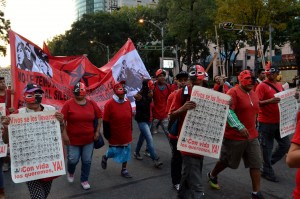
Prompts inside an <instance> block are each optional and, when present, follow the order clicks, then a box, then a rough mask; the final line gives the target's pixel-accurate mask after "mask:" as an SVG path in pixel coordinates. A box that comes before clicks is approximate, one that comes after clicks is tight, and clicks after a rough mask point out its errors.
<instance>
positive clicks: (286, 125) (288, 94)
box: [274, 88, 298, 138]
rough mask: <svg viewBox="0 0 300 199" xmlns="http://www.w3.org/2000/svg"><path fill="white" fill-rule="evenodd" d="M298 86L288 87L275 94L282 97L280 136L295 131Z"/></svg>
mask: <svg viewBox="0 0 300 199" xmlns="http://www.w3.org/2000/svg"><path fill="white" fill-rule="evenodd" d="M295 94H296V88H292V89H288V90H286V91H282V92H280V93H276V94H275V95H274V96H275V97H279V98H280V102H279V103H278V107H279V114H280V123H279V129H280V137H281V138H283V137H285V136H287V135H290V134H292V133H294V132H295V129H296V125H297V113H298V102H297V100H296V99H295Z"/></svg>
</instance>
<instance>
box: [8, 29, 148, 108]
mask: <svg viewBox="0 0 300 199" xmlns="http://www.w3.org/2000/svg"><path fill="white" fill-rule="evenodd" d="M9 38H10V48H11V72H12V84H13V88H14V90H15V96H14V108H15V109H17V108H19V107H22V106H23V104H24V101H23V88H24V87H25V85H26V84H27V83H29V82H31V83H35V84H37V85H40V86H41V87H42V89H43V90H44V91H45V93H44V97H43V101H42V102H43V103H44V104H51V105H53V106H55V107H56V108H57V109H60V108H61V107H62V105H63V103H64V102H65V101H66V100H68V99H70V98H72V97H73V93H72V89H73V87H74V85H75V84H76V83H77V82H83V83H84V84H85V85H86V87H87V91H88V92H87V94H88V96H87V98H90V99H93V100H95V101H96V102H97V104H98V105H99V106H100V108H101V109H103V107H104V104H105V102H106V101H107V100H109V99H110V98H111V97H112V95H113V90H112V86H113V85H114V84H115V83H116V82H118V81H121V80H124V79H125V80H126V82H127V83H126V87H127V90H128V94H127V97H128V98H129V99H130V100H131V101H132V102H134V100H133V95H135V94H136V92H137V91H138V90H139V89H140V88H141V85H142V79H143V78H150V76H149V74H148V72H147V70H146V68H145V66H144V64H143V62H142V60H141V58H140V56H139V54H138V53H137V50H136V49H135V47H134V44H133V42H132V41H131V40H130V39H128V41H127V42H126V43H125V45H124V46H123V47H122V48H121V49H120V50H119V51H118V53H117V54H116V55H115V56H114V57H113V58H112V59H111V60H110V61H109V62H108V63H107V64H106V65H105V66H103V67H101V68H97V67H96V66H95V65H93V64H92V63H91V62H90V61H89V60H88V58H87V57H86V56H83V55H82V56H67V57H66V56H52V55H51V54H50V52H49V50H48V48H47V46H46V45H45V44H44V47H43V49H45V51H44V50H43V49H41V48H40V47H38V46H37V45H35V44H34V43H32V42H31V41H29V40H27V39H26V38H24V37H22V36H21V35H19V34H17V33H15V32H13V31H10V32H9Z"/></svg>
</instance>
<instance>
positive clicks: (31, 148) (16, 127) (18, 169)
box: [8, 111, 66, 183]
mask: <svg viewBox="0 0 300 199" xmlns="http://www.w3.org/2000/svg"><path fill="white" fill-rule="evenodd" d="M54 114H55V111H47V112H32V113H24V114H12V115H10V118H11V120H10V125H9V126H8V131H9V144H10V154H11V176H12V180H13V181H14V182H15V183H20V182H26V181H31V180H37V179H41V178H47V177H53V176H59V175H64V174H65V173H66V172H65V163H64V155H63V145H62V139H61V131H60V125H59V122H58V120H57V119H56V118H55V116H54Z"/></svg>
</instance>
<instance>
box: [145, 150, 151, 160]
mask: <svg viewBox="0 0 300 199" xmlns="http://www.w3.org/2000/svg"><path fill="white" fill-rule="evenodd" d="M144 156H146V157H148V158H150V157H151V155H150V153H149V152H148V151H147V150H145V152H144Z"/></svg>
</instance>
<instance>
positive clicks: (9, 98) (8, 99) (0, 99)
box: [0, 89, 11, 108]
mask: <svg viewBox="0 0 300 199" xmlns="http://www.w3.org/2000/svg"><path fill="white" fill-rule="evenodd" d="M6 96H7V99H6ZM6 100H7V101H6ZM0 103H6V108H10V107H11V92H10V90H9V89H6V92H5V95H3V96H0Z"/></svg>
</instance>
